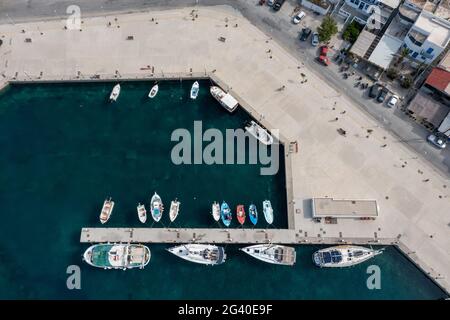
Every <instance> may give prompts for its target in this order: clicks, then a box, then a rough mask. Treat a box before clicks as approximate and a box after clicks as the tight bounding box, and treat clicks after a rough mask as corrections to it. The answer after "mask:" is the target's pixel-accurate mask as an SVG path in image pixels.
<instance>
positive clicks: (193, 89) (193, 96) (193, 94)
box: [191, 81, 200, 100]
mask: <svg viewBox="0 0 450 320" xmlns="http://www.w3.org/2000/svg"><path fill="white" fill-rule="evenodd" d="M199 91H200V85H199V84H198V81H195V82H194V84H193V85H192V87H191V99H194V100H195V99H197V96H198V92H199Z"/></svg>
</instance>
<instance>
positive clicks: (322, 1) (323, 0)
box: [308, 0, 331, 9]
mask: <svg viewBox="0 0 450 320" xmlns="http://www.w3.org/2000/svg"><path fill="white" fill-rule="evenodd" d="M308 1H309V2H311V3H314V4H315V5H317V6H319V7H321V8H324V9H328V8H329V7H330V5H331V4H330V2H329V1H328V0H308Z"/></svg>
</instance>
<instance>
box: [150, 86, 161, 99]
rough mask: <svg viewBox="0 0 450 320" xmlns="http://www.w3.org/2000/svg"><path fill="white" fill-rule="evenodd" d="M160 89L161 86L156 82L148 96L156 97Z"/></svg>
mask: <svg viewBox="0 0 450 320" xmlns="http://www.w3.org/2000/svg"><path fill="white" fill-rule="evenodd" d="M158 90H159V86H158V85H157V84H155V85H154V86H153V87H152V89H151V90H150V92H149V93H148V97H149V98H154V97H155V96H156V94H157V93H158Z"/></svg>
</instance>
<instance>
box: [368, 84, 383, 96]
mask: <svg viewBox="0 0 450 320" xmlns="http://www.w3.org/2000/svg"><path fill="white" fill-rule="evenodd" d="M380 90H381V86H380V85H379V84H378V83H374V84H373V85H372V87H371V88H370V91H369V97H370V98H375V97H376V96H378V95H379V94H380Z"/></svg>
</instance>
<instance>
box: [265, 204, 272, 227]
mask: <svg viewBox="0 0 450 320" xmlns="http://www.w3.org/2000/svg"><path fill="white" fill-rule="evenodd" d="M263 212H264V218H265V219H266V221H267V223H268V224H272V223H273V209H272V204H271V203H270V200H264V201H263Z"/></svg>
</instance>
